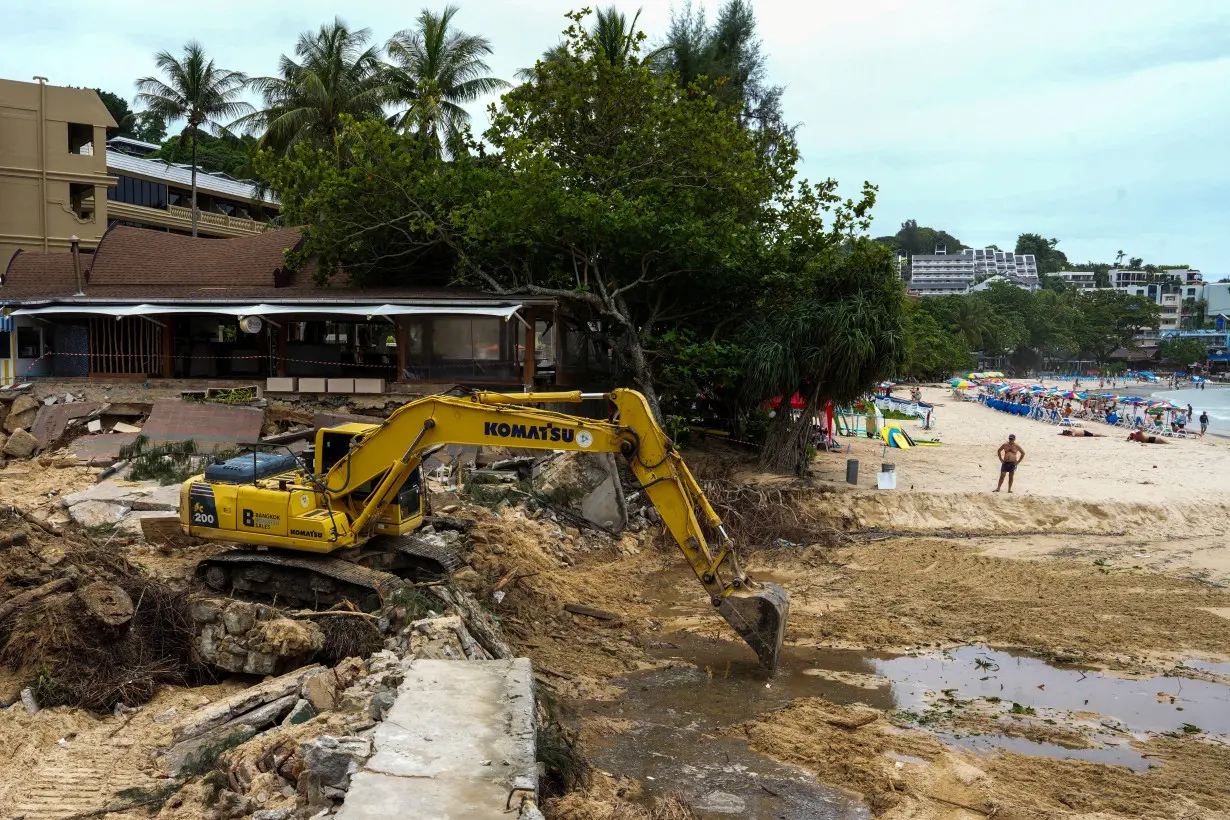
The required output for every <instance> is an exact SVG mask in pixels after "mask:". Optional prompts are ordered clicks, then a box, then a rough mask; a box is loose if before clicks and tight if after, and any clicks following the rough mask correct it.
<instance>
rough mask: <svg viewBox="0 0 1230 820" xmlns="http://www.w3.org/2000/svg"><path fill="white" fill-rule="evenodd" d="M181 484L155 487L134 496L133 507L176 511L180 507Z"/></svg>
mask: <svg viewBox="0 0 1230 820" xmlns="http://www.w3.org/2000/svg"><path fill="white" fill-rule="evenodd" d="M179 489H180V488H179V485H178V484H167V485H165V486H161V487H155V488H153V489H152V490H151V491H149V492H148V493H147V494H146V495H142V496H139V497H137V498H134V499H133V501H132V508H133V509H134V510H140V511H142V512H157V511H161V512H175V511H177V510H178V509H179Z"/></svg>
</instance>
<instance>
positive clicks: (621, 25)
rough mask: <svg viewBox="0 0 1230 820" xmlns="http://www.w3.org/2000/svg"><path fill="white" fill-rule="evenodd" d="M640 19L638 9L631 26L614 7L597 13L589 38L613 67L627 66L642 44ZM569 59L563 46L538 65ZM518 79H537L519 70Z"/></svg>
mask: <svg viewBox="0 0 1230 820" xmlns="http://www.w3.org/2000/svg"><path fill="white" fill-rule="evenodd" d="M640 19H641V10H640V9H637V10H636V14H634V15H632V21H631V22H629V21H628V16H627V15H626V14H624V13H623V12H621V11H619V10H618V9H616V8H615V7H614V6H608V7H607V8H605V9H598V16H597V18H596V19H595V20H594V25H593V27H592V28H591V29H590V30H589V35H590V37H591V38H592V39H593V41H594V49H595V51H597V53H599V54H601V55H602V56H604V57H605V58H606V59H607V61H608V62H609V63H610V64H611V65H613V66H616V67H618V66H621V65H623V64H624V63H626V62H627V61H628V58H629V57H631V56H632V54H633V52H634V50H635V47H636V45H637V43H639V42H640V40H641V37H640V33H639V32H638V31H637V29H636V24H637V21H638V20H640ZM665 51H666V49H665V48H660V49H657V50H655V51H652V52H650V53H649V54H646V55H645V56H644V58H643V59H644V60H645V61H646V62H649V61H652V60H656V59H657V58H658V57H659V56H660V55H661V54H663V53H665ZM567 56H568V50H567V49H566V48H565V47H564V45H563V44H562V43H560V44H559V45H555V46H552V47H551V48H549V49H547V50H546V51H544V52H543V53H542V57H540V58H539V62H542V63H558V62H560V61H562V60H564V59H565V58H566V57H567ZM516 77H517V79H519V80H522V81H523V82H530V81H532V80H533V79H534V69H533V68H522V69H519V70H518V71H517V74H516Z"/></svg>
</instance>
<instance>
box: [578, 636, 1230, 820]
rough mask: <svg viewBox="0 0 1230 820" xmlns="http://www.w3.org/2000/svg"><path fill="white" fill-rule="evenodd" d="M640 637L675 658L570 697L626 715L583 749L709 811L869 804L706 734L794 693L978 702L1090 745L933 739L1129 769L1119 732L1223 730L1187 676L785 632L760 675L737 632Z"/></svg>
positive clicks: (883, 702) (845, 808) (946, 705)
mask: <svg viewBox="0 0 1230 820" xmlns="http://www.w3.org/2000/svg"><path fill="white" fill-rule="evenodd" d="M647 645H648V651H649V654H651V655H653V656H654V657H657V658H660V659H677V660H679V661H682V662H684V663H685V664H687V665H681V666H676V667H671V668H667V669H660V670H655V671H651V672H644V673H635V674H633V675H630V676H629V677H628V678H627V679H626V680H625V681H624V685H625V688H626V694H625V695H623V696H621V697H620V698H618V699H617V700H614V701H606V702H601V701H597V702H596V701H587V702H584V703H582V704H579V705H578V709H579V710H580V712H581V714H583V715H586V716H605V717H609V718H619V719H623V720H627V721H630V722H631V723H632V724H633V728H631V729H629V730H628V731H625V732H622V733H617V734H609V735H606V736H604V737H602V738H600V739H598V740H597V741H596V744H595V745H596V747H597V748H594V749H591V752H592V753H593V754H594V757H595V759H596V761H597V764H598V766H599V767H600V768H603V769H606V770H609V771H615V772H619V773H623V774H627V775H629V776H632V777H635V778H637V779H639V780H641V782H642V783H644V785H645V787H646V791H647V793H648V794H650V795H653V794H665V793H668V792H670V791H681V792H682V793H683V794H684V796H685V797H687V798H688V799H689V800H691V801H693V802H694V803H695V804H696V805H697V806H698V807H700V809H701V813H702V816H704V817H710V818H717V817H726V816H732V815H733V816H740V817H748V818H760V817H764V818H775V819H776V818H786V819H787V820H794V818H834V819H836V818H842V819H843V820H844V818H856V817H858V818H861V817H867V812H866V809H865V808H864V807H863V806H862V805H861V804H860V803H859V802H858V801H857V800H855V799H853V798H850V797H847V796H845V795H844V793H841V792H837V791H834V790H830V789H826V788H825V787H823V786H821V785H819V784H817V783H816V782H815V780H814V778H812V777H811V776H810V775H808V774H807V773H805V772H803V771H801V770H799V769H795V768H793V767H788V766H783V765H781V764H778V763H776V762H774V761H772V760H770V759H768V758H766V757H764V756H762V755H759V754H757V753H755V752H753V751H751V750H750V749H749V748H748V747H747V745H746V744H745V743H743V742H742V741H740V740H737V739H735V738H726V737H720V736H716V734H715V733H716V732H718V731H719V730H720V729H722V728H724V727H727V726H732V725H736V724H739V723H742V722H745V721H748V720H751V719H752V718H754V717H755V716H756V715H758V714H762V713H764V712H768V711H772V710H775V709H779V708H781V707H783V706H785V705H786V704H788V703H790V702H791V701H793V700H796V699H798V698H808V697H819V698H824V699H825V700H828V701H831V702H834V703H853V702H861V703H865V704H867V705H869V706H873V707H876V708H879V709H884V710H891V709H896V710H900V711H902V712H915V713H926V712H927V711H928V710H933V713H934V711H935V710H939V711H943V710H949V711H951V712H959V711H960V710H962V709H977V710H980V712H981V713H982V714H986V715H990V717H991V725H997V724H996V723H995V721H1002V724H998V725H1011V726H1012V727H1013V728H1014V729H1016V728H1018V727H1019V726H1020V725H1025V724H1027V723H1028V724H1036V725H1038V726H1039V727H1040V728H1050V729H1065V730H1072V731H1074V732H1079V733H1080V735H1081V736H1082V737H1083V738H1085V740H1086V741H1087V742H1088V744H1089V745H1090V746H1091V747H1090V748H1067V747H1066V746H1060V745H1058V744H1055V743H1047V742H1039V741H1037V740H1030V739H1026V738H1024V737H1016V736H1007V735H1003V734H998V733H988V732H981V733H979V732H969V731H966V732H958V731H955V730H952V729H951V728H944V727H943V722H942V721H941V722H939V723H938V724H936V725H933V726H930V727H927V724H926V722H925V721H924V722H923V724H922V725H923V726H924V727H926V728H931V729H932V730H933V731H935V733H936V734H937V735H938V736H939V738H940V739H941V740H943V741H944V742H947V743H950V744H952V745H955V746H960V747H963V748H967V749H971V750H975V751H992V750H1007V751H1012V752H1017V753H1020V754H1027V755H1036V756H1045V757H1055V758H1064V759H1072V760H1085V761H1090V762H1094V763H1104V764H1109V765H1118V766H1126V767H1128V768H1131V769H1134V770H1137V771H1143V770H1146V769H1148V768H1149V766H1150V762H1149V761H1148V760H1147V759H1145V758H1144V757H1142V756H1141V755H1140V754H1139V753H1138V752H1137V751H1136V750H1135V749H1134V748H1133V747H1132V746H1131V745H1130V744H1131V741H1132V740H1133V739H1139V738H1143V737H1145V736H1146V734H1148V733H1162V732H1178V733H1183V732H1184V731H1186V732H1189V733H1194V732H1196V731H1200V732H1207V733H1209V734H1213V735H1223V736H1230V687H1227V686H1223V685H1220V684H1217V683H1210V682H1207V681H1200V680H1192V679H1189V678H1180V677H1157V678H1147V679H1124V678H1116V677H1112V676H1109V675H1105V674H1103V673H1100V672H1096V671H1092V670H1088V669H1081V668H1077V667H1073V666H1064V665H1052V664H1050V663H1047V662H1046V661H1044V660H1041V659H1039V658H1035V657H1030V656H1024V655H1019V654H1014V653H1009V652H1007V651H1003V650H995V649H988V648H987V647H980V646H965V647H957V648H955V649H951V650H947V651H945V652H937V653H931V654H925V655H896V656H892V655H885V654H878V655H877V654H874V653H864V652H857V651H850V650H832V649H817V648H809V647H801V646H789V645H788V646H786V647H784V648H783V650H782V660H781V665H780V666H779V668H778V671H777V673H776V674H775V675H774V676H772V677H769V676H768V675H767V674H765V672H764V671H763V670H762V669H760V668H759V667H758V666H757V665H756V662H755V659H754V658H753V657H752V655H751V653H750V651H748V649H747V647H745V646H744V645H743V644H741V643H736V642H733V641H725V640H717V639H713V638H707V637H704V636H700V635H695V634H691V633H671V634H667V635H656V636H654V637H653V638H652V639H649V640H648V641H647ZM1188 665H1189V666H1193V667H1194V666H1196V664H1195V663H1194V662H1193V663H1189V664H1188ZM1205 666H1208V664H1205ZM1212 666H1213V667H1214V668H1215V669H1216V668H1217V667H1218V666H1219V665H1216V664H1214V665H1212ZM1218 671H1220V670H1218ZM1013 704H1018V706H1017V707H1015V709H1014V707H1013ZM1014 711H1015V714H1014ZM1185 725H1186V727H1187V728H1186V730H1185V728H1184V727H1185ZM1013 734H1014V735H1015V734H1018V732H1016V731H1014V732H1013ZM909 762H913V761H909Z"/></svg>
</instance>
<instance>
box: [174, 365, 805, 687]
mask: <svg viewBox="0 0 1230 820" xmlns="http://www.w3.org/2000/svg"><path fill="white" fill-rule="evenodd" d="M585 399H606V400H608V401H609V402H610V403H611V404H613V405H614V409H615V414H614V416H613V421H601V420H593V419H588V418H582V417H579V416H572V415H567V414H564V413H558V412H553V411H550V410H546V409H544V408H542V407H540V406H538V405H542V404H546V403H564V402H571V403H576V402H580V401H582V400H585ZM449 444H462V445H478V446H502V447H510V446H511V447H521V448H533V449H541V450H571V451H578V452H587V453H620V454H622V455H623V456H625V457H626V458H627V460H628V462H629V464H630V465H631V467H632V472H633V473H634V474H635V476H636V478H637V480H638V481H639V482H640V486H641V488H642V489H643V490H644V492H645V494H646V495H647V496H648V497H649V499H650V500H651V501H652V502H653V504H654V506H655V507H656V508H657V510H658V512H659V514H660V515H661V516H662V520H663V522H665V524H666V527H667V529H668V530H669V531H670V533H671V536H672V537H673V538H674V539H675V541H676V543H678V545H679V548H680V549H681V550H682V551H683V554H684V556H685V557H686V558H687V561H688V564H689V565H690V566H691V567H692V570H693V571H694V572H695V573H696V577H697V578H698V579H699V580H700V582H701V584H702V585H703V586H704V587H705V590H706V591H707V592H708V593H709V597H710V601H711V602H712V603H713V605H714V607H716V608H717V610H718V612H719V613H721V615H722V617H723V618H725V619H726V621H727V622H728V623H729V624H730V625H731V626H732V627H733V628H734V630H735V631H736V632H737V633H739V635H740V636H741V637H742V638H743V640H744V641H746V642H747V644H748V645H749V646H751V648H752V649H753V650H754V651H755V652H756V655H757V657H758V658H759V659H760V662H761V664H762V665H764V666H766V667H768V668H769V669H770V670H772V669H774V668H776V666H777V661H778V656H779V655H780V653H781V646H782V636H783V634H784V633H785V628H786V617H787V615H788V613H789V609H790V599H789V596H788V595H787V594H786V591H785V590H784V589H782V588H781V587H780V586H778V585H776V584H770V583H758V582H756V581H753V580H752V579H751V578H749V577H748V576H747V574H746V573H745V572H744V571H743V570H742V568H741V567H740V566H739V560H738V556H737V555H736V553H735V551H734V549H733V545H732V544H731V541H730V538H729V537H728V536H727V534H726V531H725V530H724V529H723V527H722V522H721V519H720V518H719V517H718V515H717V513H716V512H714V510H713V507H712V506H711V505H710V504H709V502H708V500H706V498H705V495H704V493H703V492H702V491H701V488H700V486H699V485H698V484H697V482H696V479H695V478H693V476H692V473H691V471H689V470H688V467H687V465H686V464H684V462H683V459H682V458H681V457H680V455H679V453H678V452H677V451H676V450H675V447H674V445H673V444H672V443H671V441H670V439H669V438H668V437H667V435H666V434H665V432H664V431H663V430H662V428H661V427H660V426H659V425H658V424H657V423H656V421H655V420H654V418H653V414H652V413H651V412H650V409H649V405H648V404H647V403H646V401H645V397H644V396H642V395H641V394H640V393H638V392H636V391H634V390H622V389H619V390H613V391H611V392H610V393H581V392H580V391H574V392H553V393H492V392H485V391H479V392H474V393H471V394H470V395H466V396H452V395H436V396H428V397H425V398H422V399H418V400H416V401H412V402H409V403H407V404H405V405H403V406H402V407H400V408H398V409H397V410H396V411H394V412H393V413H392V414H391V415H390V416H389V417H388V418H387V419H386V420H385V421H384V422H383V423H382V424H344V425H339V426H336V427H327V428H321V429H319V430H317V431H316V438H315V443H314V448H309V451H308V454H307V457H305V458H304V459H302V460H301V459H300V457H298V456H295V455H293V454H289V453H288V454H284V455H279V454H272V453H269V452H260V451H258V450H256V449H254V451H253V454H252V455H251V456H238V457H236V458H233V459H230V460H227V461H223V462H220V463H214V464H211V465H209V467H208V468H207V469H206V470H205V472H204V474H202V475H197V476H194V477H192V478H190V479H188V480H187V481H186V482H184V484H183V487H182V488H181V490H180V521H181V525H182V527H183V530H184V532H185V533H187V534H188V535H190V536H196V537H199V538H205V539H209V540H214V541H222V542H226V543H233V544H239V545H242V546H243V547H244V548H242V549H236V550H231V551H228V552H224V553H221V554H219V555H216V556H214V557H212V558H209V559H206V560H204V561H202V562H201V563H200V564H199V565H198V566H197V575H198V577H200V578H201V579H202V580H203V581H204V582H205V583H206V584H207V585H209V586H210V587H213V588H214V589H217V590H219V591H222V592H226V593H228V594H233V593H234V592H243V593H249V594H256V595H262V596H268V597H276V598H277V599H279V600H282V601H286V602H287V603H291V604H299V605H307V606H331V605H333V604H335V603H337V602H339V601H341V600H349V601H351V602H352V603H354V604H355V605H357V606H360V607H362V608H364V609H367V610H372V609H376V608H378V607H379V606H380V605H381V602H382V601H383V600H384V599H385V598H386V596H389V595H391V594H392V593H394V592H395V590H396V589H398V588H400V587H401V586H402V585H404V580H403V579H404V578H406V577H410V578H414V579H420V580H421V579H424V578H440V577H444V576H447V574H448V573H449V572H451V571H452V570H454V569H456V568H458V567H460V566H461V561H460V559H459V558H458V557H457V556H456V555H455V554H454V553H452V552H451V551H450V550H448V549H446V548H444V547H443V546H441V542H440V540H439V539H434V540H433V539H430V538H425V537H422V536H420V535H416V534H415V532H414V531H415V530H417V529H418V528H419V527H421V526H422V525H423V523H424V513H423V495H424V492H423V482H422V478H421V476H422V471H421V465H422V462H423V460H424V458H427V457H429V456H430V455H431V454H432V453H434V452H435V451H437V450H439V449H440V448H441V447H443V446H445V445H449ZM308 459H310V461H309V460H308ZM698 515H699V517H698ZM702 520H703V522H704V524H705V525H707V526H708V527H709V528H710V530H711V531H712V532H714V533H716V537H717V542H716V543H715V544H714V545H710V543H709V541H708V540H707V539H706V537H705V533H704V531H703V529H702V525H701V522H702Z"/></svg>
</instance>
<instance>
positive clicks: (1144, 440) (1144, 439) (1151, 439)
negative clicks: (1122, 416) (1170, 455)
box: [1128, 430, 1170, 444]
mask: <svg viewBox="0 0 1230 820" xmlns="http://www.w3.org/2000/svg"><path fill="white" fill-rule="evenodd" d="M1128 441H1139V442H1140V443H1141V444H1169V443H1170V442H1169V441H1167V440H1166V439H1164V438H1158V437H1157V436H1146V435H1145V434H1144V433H1143V432H1141V431H1140V430H1136V431H1134V432H1131V433H1128Z"/></svg>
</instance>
